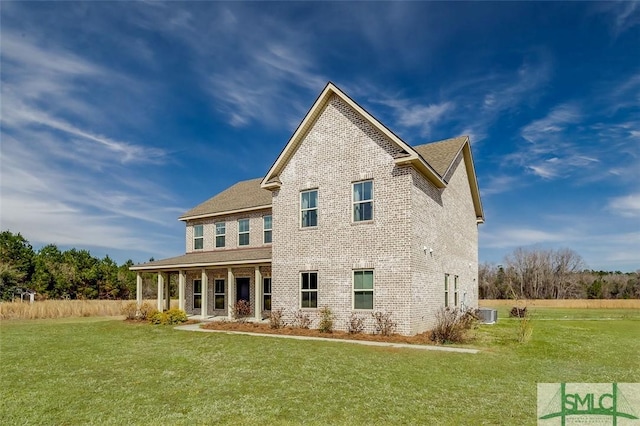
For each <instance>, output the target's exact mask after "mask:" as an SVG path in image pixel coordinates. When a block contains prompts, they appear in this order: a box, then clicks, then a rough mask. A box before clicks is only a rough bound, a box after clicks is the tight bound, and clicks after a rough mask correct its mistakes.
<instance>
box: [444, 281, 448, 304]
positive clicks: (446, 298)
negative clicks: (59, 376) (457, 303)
mask: <svg viewBox="0 0 640 426" xmlns="http://www.w3.org/2000/svg"><path fill="white" fill-rule="evenodd" d="M444 307H445V308H448V307H449V274H444Z"/></svg>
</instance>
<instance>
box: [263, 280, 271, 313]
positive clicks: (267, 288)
mask: <svg viewBox="0 0 640 426" xmlns="http://www.w3.org/2000/svg"><path fill="white" fill-rule="evenodd" d="M262 290H263V291H262V309H264V310H265V311H270V310H271V278H263V279H262Z"/></svg>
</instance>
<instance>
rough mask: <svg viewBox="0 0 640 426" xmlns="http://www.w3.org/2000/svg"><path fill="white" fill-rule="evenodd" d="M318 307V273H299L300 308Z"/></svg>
mask: <svg viewBox="0 0 640 426" xmlns="http://www.w3.org/2000/svg"><path fill="white" fill-rule="evenodd" d="M317 307H318V273H317V272H301V273H300V308H317Z"/></svg>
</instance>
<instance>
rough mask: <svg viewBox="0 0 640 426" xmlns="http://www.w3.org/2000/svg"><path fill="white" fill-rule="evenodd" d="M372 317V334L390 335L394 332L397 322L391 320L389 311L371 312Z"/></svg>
mask: <svg viewBox="0 0 640 426" xmlns="http://www.w3.org/2000/svg"><path fill="white" fill-rule="evenodd" d="M371 316H372V317H373V319H374V321H375V322H374V327H375V333H374V334H381V335H383V336H391V335H392V334H393V333H395V332H396V327H397V326H398V323H396V322H394V321H392V320H391V312H379V311H378V312H374V313H372V314H371Z"/></svg>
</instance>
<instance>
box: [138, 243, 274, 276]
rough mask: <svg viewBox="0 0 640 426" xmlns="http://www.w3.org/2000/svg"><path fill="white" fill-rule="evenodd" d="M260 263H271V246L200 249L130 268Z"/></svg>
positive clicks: (197, 266) (142, 269)
mask: <svg viewBox="0 0 640 426" xmlns="http://www.w3.org/2000/svg"><path fill="white" fill-rule="evenodd" d="M259 263H271V247H258V248H242V249H229V250H214V251H199V252H195V253H187V254H183V255H182V256H176V257H170V258H167V259H161V260H155V261H153V262H147V263H139V264H137V265H133V266H132V267H130V268H129V269H130V270H132V271H166V270H171V269H173V270H176V269H188V268H204V267H213V266H237V265H248V264H249V265H255V264H259Z"/></svg>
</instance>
